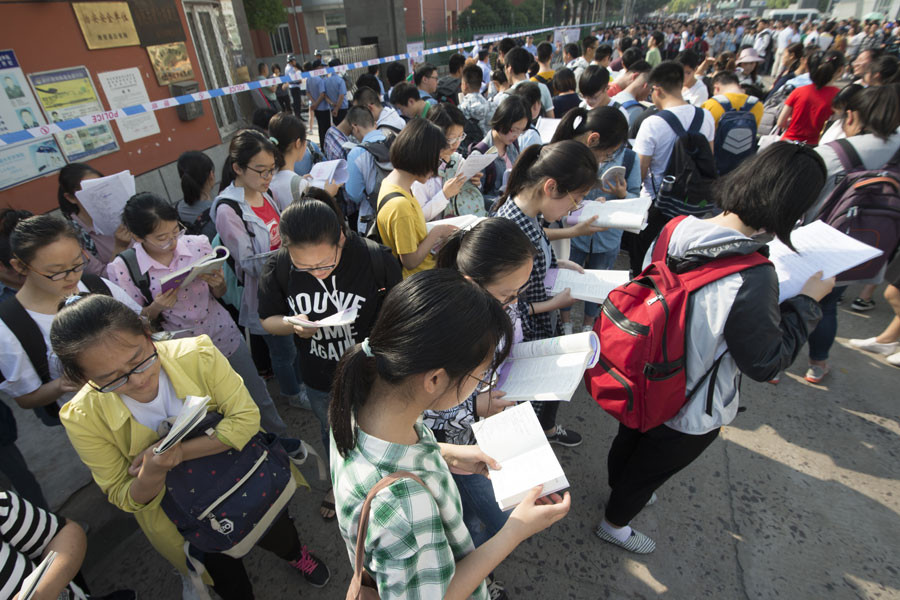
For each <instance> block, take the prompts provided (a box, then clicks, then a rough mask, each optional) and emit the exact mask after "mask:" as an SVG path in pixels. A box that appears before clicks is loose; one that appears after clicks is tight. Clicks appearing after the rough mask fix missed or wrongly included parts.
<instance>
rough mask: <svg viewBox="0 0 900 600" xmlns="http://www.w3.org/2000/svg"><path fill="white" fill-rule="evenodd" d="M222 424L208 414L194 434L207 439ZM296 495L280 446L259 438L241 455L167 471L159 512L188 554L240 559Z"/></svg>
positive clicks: (204, 459) (225, 455)
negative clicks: (179, 538)
mask: <svg viewBox="0 0 900 600" xmlns="http://www.w3.org/2000/svg"><path fill="white" fill-rule="evenodd" d="M221 420H222V415H220V414H219V413H216V412H210V413H208V414H207V415H206V417H204V418H203V421H202V422H201V423H200V424H199V425H197V427H196V428H195V429H194V432H195V433H196V434H197V435H209V434H210V433H211V432H212V430H213V428H214V427H215V426H216V424H218V422H219V421H221ZM190 437H196V436H191V435H189V436H188V438H190ZM296 489H297V484H296V482H295V481H294V477H293V475H292V474H291V462H290V458H289V457H288V455H287V453H286V452H285V450H284V448H283V447H282V446H281V442H279V441H278V438H277V436H275V435H274V434H272V433H263V432H258V433H257V434H256V435H254V436H253V437H252V438H250V441H248V442H247V444H246V445H245V446H244V448H243V450H235V449H233V448H232V449H229V450H226V451H225V452H220V453H218V454H212V455H210V456H203V457H201V458H195V459H192V460H188V461H185V462H183V463H181V464H180V465H178V466H177V467H175V468H174V469H172V470H171V471H169V472H168V474H167V475H166V493H165V494H164V495H163V498H162V502H161V504H160V506H161V507H162V509H163V512H165V513H166V516H168V517H169V519H171V520H172V523H174V524H175V527H177V528H178V531H179V533H181V535H182V536H183V537H184V540H185V544H186V548H185V550H186V552H187V551H188V549H189V548H192V549H195V550H199V551H200V552H221V553H222V554H225V555H228V556H231V557H233V558H240V557H242V556H244V555H245V554H247V553H248V552H249V551H250V549H251V548H253V546H254V545H256V543H257V542H258V541H259V539H260V538H261V537H262V536H263V535H265V533H266V531H268V529H269V527H270V526H271V525H272V523H274V522H275V520H276V519H277V518H278V516H279V515H280V514H281V512H282V511H283V510H284V509H285V508H286V507H287V504H288V501H290V499H291V497H292V496H293V495H294V491H295V490H296Z"/></svg>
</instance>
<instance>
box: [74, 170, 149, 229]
mask: <svg viewBox="0 0 900 600" xmlns="http://www.w3.org/2000/svg"><path fill="white" fill-rule="evenodd" d="M134 193H135V183H134V175H132V174H131V172H130V171H121V172H119V173H116V174H115V175H107V176H106V177H98V178H96V179H85V180H83V181H82V182H81V189H80V190H78V191H77V192H75V197H76V198H78V201H79V202H80V203H81V205H82V206H83V207H84V209H85V210H86V211H87V213H88V214H89V215H90V216H91V220H92V221H93V222H94V228H95V229H96V230H97V232H98V233H101V234H103V235H113V234H114V233H115V232H116V229H118V228H119V225H121V224H122V211H123V210H124V209H125V203H126V202H128V199H129V198H131V197H132V196H134Z"/></svg>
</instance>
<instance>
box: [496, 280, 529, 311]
mask: <svg viewBox="0 0 900 600" xmlns="http://www.w3.org/2000/svg"><path fill="white" fill-rule="evenodd" d="M530 285H531V282H530V281H528V282H526V283H525V285H523V286H522V287H520V288H519V289H518V290H516V293H515V294H513V295H511V296H509V297H507V298H504V299H503V301H502V302H500V305H501V306H502V307H503V308H506V307H507V306H509V305H510V304H512V303H513V302H515V301H517V300H519V299H520V298H522V296H524V295H525V292H526V291H528V286H530Z"/></svg>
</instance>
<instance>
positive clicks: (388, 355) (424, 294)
mask: <svg viewBox="0 0 900 600" xmlns="http://www.w3.org/2000/svg"><path fill="white" fill-rule="evenodd" d="M511 340H512V325H511V324H510V322H509V317H507V315H506V312H505V311H504V310H503V308H502V307H501V306H500V303H499V302H497V300H496V299H494V298H493V296H491V295H490V294H489V293H488V292H487V291H485V290H484V289H482V288H481V287H480V286H478V285H476V284H474V283H472V282H471V281H467V280H466V279H464V278H463V276H462V275H460V274H459V273H457V272H455V271H451V270H449V269H432V270H429V271H423V272H420V273H416V274H415V275H413V276H412V277H410V278H408V279H405V280H403V281H402V282H401V283H400V284H398V285H397V286H395V287H394V288H393V289H392V290H391V292H390V293H389V294H388V296H387V298H386V299H385V302H384V305H383V308H382V310H381V313H380V314H379V315H378V319H377V321H376V322H375V326H374V327H373V328H372V332H371V333H370V334H369V337H368V338H366V340H363V343H360V344H356V345H355V346H353V347H352V348H349V349H348V350H347V351H346V352H345V353H344V356H343V357H342V358H341V360H340V362H339V363H338V366H337V370H336V372H335V376H334V385H333V387H332V390H331V402H330V403H329V407H328V420H329V423H330V425H331V430H332V435H333V436H334V442H335V445H336V446H337V450H338V452H339V453H340V455H341V456H342V457H345V458H346V457H347V455H348V454H349V453H350V452H351V451H352V450H353V449H354V448H355V447H356V437H357V431H356V425H355V421H356V416H357V414H358V411H359V409H360V408H361V407H363V406H364V405H365V404H366V402H368V400H369V394H370V392H371V390H372V387H373V386H374V385H375V384H376V383H377V382H379V381H380V382H383V383H384V384H386V385H387V386H398V385H401V384H403V382H404V381H405V380H406V379H407V378H409V377H412V376H414V375H417V374H421V373H425V372H427V371H431V370H433V369H444V371H446V373H447V375H448V377H449V378H450V381H451V382H453V383H455V384H456V387H457V389H459V387H460V386H462V385H463V383H464V382H465V380H466V379H467V377H468V375H470V374H471V373H472V372H473V371H474V370H475V369H477V368H478V367H479V366H480V365H481V364H482V363H484V362H485V361H486V360H488V359H489V358H490V357H492V356H494V359H493V366H494V367H496V366H497V365H499V364H500V363H501V362H502V361H503V360H505V359H506V357H507V355H508V353H509V346H510V343H511ZM501 345H502V347H503V350H502V351H500V352H499V353H497V354H496V356H495V352H496V350H497V348H498V347H499V346H501Z"/></svg>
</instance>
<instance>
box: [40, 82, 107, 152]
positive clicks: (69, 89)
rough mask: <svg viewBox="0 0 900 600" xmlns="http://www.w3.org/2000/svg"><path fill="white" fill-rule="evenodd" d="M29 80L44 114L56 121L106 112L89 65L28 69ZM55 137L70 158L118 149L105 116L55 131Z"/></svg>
mask: <svg viewBox="0 0 900 600" xmlns="http://www.w3.org/2000/svg"><path fill="white" fill-rule="evenodd" d="M28 80H29V81H30V82H31V87H32V88H33V89H34V92H35V95H36V96H37V99H38V102H39V103H40V105H41V108H42V109H43V111H44V116H45V117H46V118H47V119H49V120H50V121H52V122H54V123H56V122H58V121H65V120H67V119H75V118H78V117H84V116H87V115H93V114H97V113H103V112H105V111H104V110H103V106H102V105H101V104H100V99H99V98H98V97H97V91H96V90H95V89H94V83H93V81H91V74H90V73H89V72H88V70H87V68H86V67H71V68H68V69H56V70H54V71H43V72H41V73H29V74H28ZM56 141H57V142H59V146H60V148H62V151H63V154H65V155H66V160H68V161H69V162H84V161H86V160H90V159H92V158H94V157H97V156H100V155H102V154H109V153H110V152H114V151H116V150H118V149H119V145H118V143H117V142H116V137H115V135H114V134H113V130H112V127H111V126H110V124H109V123H105V122H103V120H98V122H97V123H95V124H92V125H85V126H84V127H78V128H77V129H71V130H69V131H67V132H65V133H59V134H56Z"/></svg>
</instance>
